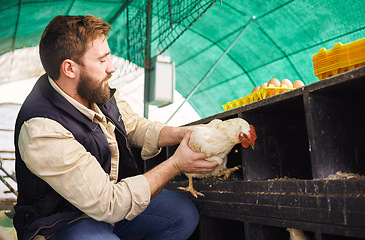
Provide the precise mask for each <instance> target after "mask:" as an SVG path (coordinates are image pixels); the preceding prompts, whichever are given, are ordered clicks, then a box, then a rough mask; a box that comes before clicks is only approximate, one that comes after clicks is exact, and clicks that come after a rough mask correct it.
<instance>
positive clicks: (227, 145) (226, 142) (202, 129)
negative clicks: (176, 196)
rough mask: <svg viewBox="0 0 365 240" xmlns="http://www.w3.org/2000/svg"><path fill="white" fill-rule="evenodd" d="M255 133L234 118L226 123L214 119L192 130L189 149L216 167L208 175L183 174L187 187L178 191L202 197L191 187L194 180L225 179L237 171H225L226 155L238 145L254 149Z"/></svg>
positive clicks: (244, 123)
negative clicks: (203, 155) (218, 177)
mask: <svg viewBox="0 0 365 240" xmlns="http://www.w3.org/2000/svg"><path fill="white" fill-rule="evenodd" d="M255 140H256V132H255V129H254V127H253V126H252V125H249V124H248V123H247V122H246V121H245V120H244V119H242V118H234V119H229V120H226V121H222V120H220V119H214V120H212V121H211V122H210V123H208V124H206V125H202V126H197V127H195V128H194V129H193V131H192V133H191V136H190V139H189V143H188V145H189V147H190V148H191V149H192V150H193V151H195V152H204V153H205V154H206V155H207V159H205V160H207V161H217V162H218V165H217V167H216V168H215V169H214V170H213V171H212V172H210V173H208V174H191V173H185V175H186V176H187V177H188V178H189V185H188V186H187V187H179V188H178V189H180V190H184V191H189V192H191V194H192V195H193V196H194V197H195V198H197V197H198V195H199V196H204V194H203V193H200V192H198V191H196V190H195V189H194V187H193V177H194V178H206V177H208V176H223V175H224V179H227V178H228V177H229V176H230V175H231V173H232V172H234V171H236V170H238V168H239V167H238V166H236V167H234V168H229V169H227V166H226V164H227V155H228V153H229V152H230V151H231V149H232V148H233V147H234V146H235V145H236V144H238V143H242V146H243V147H244V148H247V147H249V146H251V147H252V148H254V146H255Z"/></svg>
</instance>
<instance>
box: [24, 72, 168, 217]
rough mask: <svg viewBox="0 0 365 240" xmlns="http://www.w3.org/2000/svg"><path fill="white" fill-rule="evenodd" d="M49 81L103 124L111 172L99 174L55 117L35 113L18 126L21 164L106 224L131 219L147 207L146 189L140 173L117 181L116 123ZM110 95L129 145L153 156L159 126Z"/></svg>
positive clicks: (93, 161) (94, 163)
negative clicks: (19, 128)
mask: <svg viewBox="0 0 365 240" xmlns="http://www.w3.org/2000/svg"><path fill="white" fill-rule="evenodd" d="M49 81H50V83H51V85H52V86H53V88H54V89H55V90H56V91H57V92H58V93H60V94H61V95H62V96H63V97H64V98H65V99H67V100H68V101H69V102H70V103H71V104H72V105H73V106H74V107H75V108H77V109H78V110H79V111H80V112H81V113H83V114H84V115H85V116H87V117H88V118H89V119H90V120H91V121H93V122H95V123H98V124H99V126H100V127H101V128H102V130H103V132H104V134H105V136H106V138H107V140H108V143H109V146H110V150H111V153H112V158H111V170H110V174H109V175H108V174H107V173H105V172H104V170H103V169H102V167H101V166H100V164H99V162H98V161H97V160H96V158H95V157H94V156H92V155H91V154H90V153H89V152H87V151H86V149H85V148H84V147H83V146H82V145H81V144H80V143H79V142H78V141H77V140H76V139H75V137H74V136H73V135H72V133H71V132H70V131H68V130H67V129H65V128H64V127H63V126H62V125H61V124H59V123H58V122H56V121H54V120H51V119H47V118H39V117H37V118H32V119H30V120H28V121H26V122H24V124H23V125H22V127H21V130H20V135H19V142H18V145H19V151H20V155H21V157H22V159H23V160H24V162H25V164H26V165H27V167H28V168H29V169H30V170H31V171H32V173H34V174H35V175H37V176H38V177H40V178H41V179H43V180H44V181H46V182H47V183H48V184H49V185H50V186H51V187H52V188H53V189H54V190H56V191H57V192H58V193H59V194H60V195H61V196H63V197H64V198H65V199H67V200H68V201H69V202H70V203H72V204H73V205H75V206H76V207H77V208H78V209H80V210H81V211H83V212H84V213H86V214H87V215H89V216H90V217H92V218H94V219H96V220H98V221H105V222H108V223H115V222H118V221H120V220H122V219H128V220H131V219H133V218H134V217H136V216H137V215H138V214H140V213H141V212H142V211H143V210H144V209H145V208H146V207H147V205H148V204H149V202H150V196H151V192H150V188H149V184H148V181H147V179H146V178H145V177H144V176H143V175H137V176H134V177H129V178H125V179H122V180H121V181H120V182H117V181H116V180H117V177H118V164H119V151H118V144H117V141H116V139H115V135H114V129H115V126H114V125H113V124H112V123H110V122H109V123H108V122H107V121H106V118H105V116H104V114H103V113H102V112H101V111H100V109H99V108H98V106H97V105H96V104H94V105H92V107H91V109H88V108H86V107H85V106H83V105H82V104H80V103H79V102H77V101H76V100H74V99H73V98H71V97H70V96H68V95H67V94H66V93H64V92H63V91H62V90H61V89H60V88H59V87H58V86H57V84H56V83H55V82H54V81H53V80H52V79H49ZM114 96H115V98H116V101H117V104H118V108H119V110H120V113H121V115H122V117H123V121H124V124H125V127H126V132H127V136H128V139H129V141H130V143H131V144H132V145H133V146H137V147H142V158H143V159H147V158H149V157H153V156H155V155H157V154H158V153H159V151H160V149H159V148H158V146H157V144H158V137H159V133H160V131H161V129H162V128H163V127H164V125H163V124H162V123H159V122H152V121H150V120H147V119H144V118H141V117H139V116H138V114H136V113H134V112H133V111H132V110H131V108H130V107H129V105H128V104H127V103H126V102H125V101H123V100H121V99H120V98H119V93H118V91H117V92H116V94H115V95H114Z"/></svg>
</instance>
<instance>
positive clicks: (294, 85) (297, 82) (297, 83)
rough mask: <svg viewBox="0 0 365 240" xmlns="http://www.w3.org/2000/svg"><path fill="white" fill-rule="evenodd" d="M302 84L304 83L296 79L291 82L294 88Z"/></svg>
mask: <svg viewBox="0 0 365 240" xmlns="http://www.w3.org/2000/svg"><path fill="white" fill-rule="evenodd" d="M303 86H304V83H303V82H302V81H300V80H296V81H294V82H293V87H294V88H299V87H303Z"/></svg>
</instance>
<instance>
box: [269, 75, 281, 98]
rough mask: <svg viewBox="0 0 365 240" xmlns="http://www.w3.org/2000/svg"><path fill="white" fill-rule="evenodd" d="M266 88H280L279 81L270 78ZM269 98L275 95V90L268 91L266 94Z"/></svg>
mask: <svg viewBox="0 0 365 240" xmlns="http://www.w3.org/2000/svg"><path fill="white" fill-rule="evenodd" d="M267 85H268V87H280V81H279V80H278V79H277V78H272V79H271V80H270V81H269V82H268V83H267ZM268 95H269V96H273V95H275V90H273V89H272V90H270V91H269V92H268Z"/></svg>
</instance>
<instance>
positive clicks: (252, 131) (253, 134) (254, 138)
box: [249, 125, 257, 143]
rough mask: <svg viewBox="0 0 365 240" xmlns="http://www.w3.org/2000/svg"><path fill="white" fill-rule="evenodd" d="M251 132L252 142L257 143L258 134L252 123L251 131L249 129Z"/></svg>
mask: <svg viewBox="0 0 365 240" xmlns="http://www.w3.org/2000/svg"><path fill="white" fill-rule="evenodd" d="M249 133H250V140H251V142H252V143H255V140H256V139H257V136H256V131H255V128H254V127H253V126H252V125H250V131H249Z"/></svg>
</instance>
